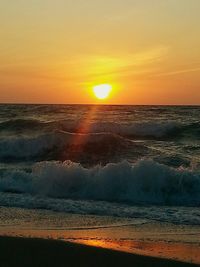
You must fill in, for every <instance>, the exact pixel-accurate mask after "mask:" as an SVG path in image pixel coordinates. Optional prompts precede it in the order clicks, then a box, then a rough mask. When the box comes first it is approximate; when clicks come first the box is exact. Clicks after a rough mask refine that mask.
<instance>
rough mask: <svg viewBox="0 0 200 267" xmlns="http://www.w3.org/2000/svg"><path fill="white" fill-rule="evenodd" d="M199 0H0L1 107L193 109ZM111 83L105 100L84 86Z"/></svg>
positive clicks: (198, 92) (199, 62) (199, 80)
mask: <svg viewBox="0 0 200 267" xmlns="http://www.w3.org/2000/svg"><path fill="white" fill-rule="evenodd" d="M199 10H200V1H199V0H57V1H54V0H42V1H41V0H29V1H27V0H17V1H8V0H1V1H0V25H1V27H0V36H1V41H0V62H1V64H0V102H17V103H108V104H142V105H143V104H200V16H199ZM102 83H106V84H112V85H113V91H112V94H111V95H110V97H109V98H108V99H107V100H106V101H103V102H102V101H100V100H97V99H95V97H94V95H93V94H92V91H91V88H92V86H93V85H97V84H102Z"/></svg>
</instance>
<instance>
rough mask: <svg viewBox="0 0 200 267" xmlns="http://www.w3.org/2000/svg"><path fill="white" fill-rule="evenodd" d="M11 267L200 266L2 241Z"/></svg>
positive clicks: (1, 266)
mask: <svg viewBox="0 0 200 267" xmlns="http://www.w3.org/2000/svg"><path fill="white" fill-rule="evenodd" d="M8 266H9V267H10V266H19V267H23V266H26V267H32V266H34V267H40V266H41V267H47V266H48V267H51V266H53V267H60V266H65V267H66V266H67V267H79V266H85V267H86V266H87V267H90V266H91V267H98V266H102V267H106V266H109V267H111V266H113V267H117V266H120V267H126V266H133V267H151V266H153V267H173V266H174V267H175V266H176V267H179V266H180V267H184V266H185V267H186V266H188V267H189V266H197V265H194V264H189V263H180V262H175V261H171V260H165V259H160V258H151V257H147V256H139V255H134V254H129V253H125V252H118V251H112V250H109V249H103V248H96V247H90V246H85V245H79V244H73V243H66V242H63V241H56V240H45V239H36V238H34V239H31V238H19V237H0V267H8Z"/></svg>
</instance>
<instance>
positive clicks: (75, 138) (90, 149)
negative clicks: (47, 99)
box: [0, 131, 147, 160]
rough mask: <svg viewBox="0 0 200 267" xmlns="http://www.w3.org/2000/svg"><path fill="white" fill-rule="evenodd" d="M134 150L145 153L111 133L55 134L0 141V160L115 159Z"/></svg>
mask: <svg viewBox="0 0 200 267" xmlns="http://www.w3.org/2000/svg"><path fill="white" fill-rule="evenodd" d="M130 148H133V149H134V151H135V153H136V152H137V155H140V154H141V153H142V151H146V149H147V148H145V146H144V145H142V144H139V143H137V142H133V141H131V140H129V139H126V138H124V137H121V136H119V135H116V134H112V133H96V134H95V133H94V134H73V133H67V132H61V131H56V132H54V133H49V134H42V135H39V136H36V137H9V138H4V139H1V140H0V159H1V160H11V159H12V160H22V159H34V158H35V159H40V160H47V159H48V160H49V159H59V160H64V159H71V157H72V159H73V156H76V155H79V156H80V155H81V156H83V157H85V158H86V157H87V154H92V155H93V156H94V157H95V156H96V157H98V156H99V155H103V156H104V158H106V156H109V155H110V156H114V154H117V153H118V152H119V151H122V150H128V149H130Z"/></svg>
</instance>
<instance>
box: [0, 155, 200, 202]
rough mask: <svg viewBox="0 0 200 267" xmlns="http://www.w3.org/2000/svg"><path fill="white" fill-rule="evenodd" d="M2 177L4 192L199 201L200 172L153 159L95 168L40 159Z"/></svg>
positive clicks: (2, 189) (0, 181)
mask: <svg viewBox="0 0 200 267" xmlns="http://www.w3.org/2000/svg"><path fill="white" fill-rule="evenodd" d="M0 177H1V178H0V191H1V192H18V193H19V192H21V193H30V194H33V195H40V196H48V197H53V198H66V199H70V198H71V199H82V200H103V201H108V202H109V201H111V202H112V201H115V202H126V203H129V204H145V205H151V204H155V205H173V206H176V205H182V206H187V205H188V206H199V205H200V174H199V173H198V172H195V171H190V170H188V169H174V168H170V167H168V166H166V165H163V164H158V163H156V162H154V161H152V160H140V161H138V162H137V163H136V164H131V163H129V162H127V161H123V162H121V163H116V164H114V163H113V164H111V163H110V164H107V165H106V166H104V167H103V166H96V167H93V168H84V167H83V166H82V165H80V164H78V163H73V162H71V161H66V162H64V163H61V162H58V161H51V162H50V161H49V162H40V163H37V164H35V165H34V167H33V169H32V171H31V172H25V171H22V170H7V171H5V172H2V173H1V175H0Z"/></svg>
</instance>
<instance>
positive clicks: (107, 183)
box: [0, 104, 200, 227]
mask: <svg viewBox="0 0 200 267" xmlns="http://www.w3.org/2000/svg"><path fill="white" fill-rule="evenodd" d="M0 206H1V209H0V224H1V226H2V225H5V224H7V223H8V217H9V218H10V221H9V222H10V223H11V222H13V223H14V222H15V223H17V224H20V221H19V220H17V219H16V217H17V216H18V217H20V216H21V217H20V219H21V220H22V221H23V218H24V217H23V216H24V215H23V216H22V214H25V213H26V212H27V213H28V212H29V213H28V214H29V216H30V220H31V218H32V220H33V221H34V220H36V218H35V214H39V215H38V217H37V222H38V220H39V222H38V224H39V223H41V224H42V225H43V227H44V223H43V222H44V218H43V217H41V212H43V214H44V217H45V225H48V220H50V219H49V218H51V212H52V214H54V215H55V214H62V216H65V215H64V214H72V215H73V216H75V217H76V216H81V217H80V218H82V219H81V222H82V224H83V225H84V219H83V218H84V216H86V217H87V216H92V217H87V218H90V220H88V221H87V222H88V223H87V226H88V225H89V226H91V225H90V222H91V218H94V217H95V216H96V218H98V220H95V222H94V223H93V222H92V227H96V225H98V226H99V224H100V225H101V226H102V225H105V224H109V225H110V224H112V223H114V224H121V223H122V224H123V223H124V222H125V224H127V223H129V222H130V221H131V223H133V222H135V223H136V224H144V223H145V222H148V221H151V222H153V221H154V222H160V223H162V222H163V223H171V224H175V225H192V226H195V225H196V226H198V225H200V209H199V207H200V107H199V106H120V105H34V104H32V105H23V104H17V105H16V104H1V105H0ZM5 210H6V212H5ZM16 210H17V212H16ZM9 211H10V212H9ZM14 211H15V212H14ZM19 211H21V213H20V212H19ZM22 211H23V212H22ZM17 214H18V215H17ZM19 214H21V215H19ZM6 216H7V217H6ZM62 216H61V217H62ZM73 216H72V217H73ZM106 216H107V218H109V219H108V220H107V223H105V221H106V219H105V218H106ZM38 218H43V219H41V220H40V219H38ZM55 218H56V216H54V219H55ZM111 218H112V219H111ZM15 220H17V222H16V221H15ZM74 221H76V219H75V220H74ZM99 221H100V223H98V222H99ZM102 221H103V222H102ZM54 222H55V220H54ZM60 222H61V221H60ZM26 223H27V217H26ZM60 224H61V223H60ZM58 225H59V223H58ZM73 225H75V226H76V227H78V223H76V224H73ZM62 226H63V224H62ZM70 227H71V226H70Z"/></svg>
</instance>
